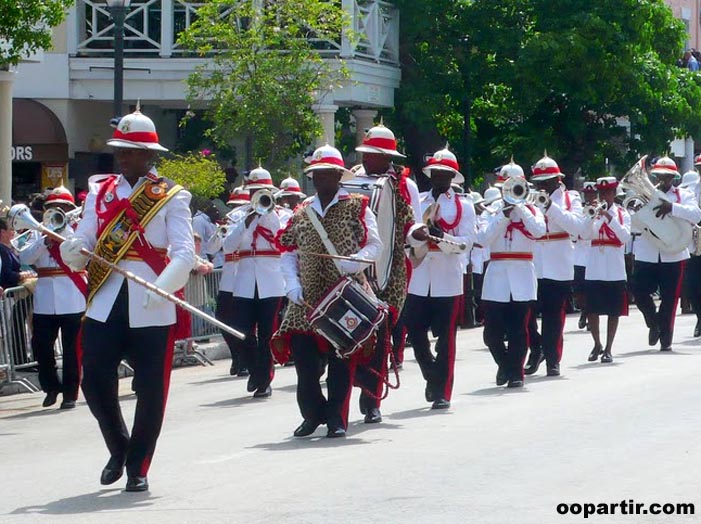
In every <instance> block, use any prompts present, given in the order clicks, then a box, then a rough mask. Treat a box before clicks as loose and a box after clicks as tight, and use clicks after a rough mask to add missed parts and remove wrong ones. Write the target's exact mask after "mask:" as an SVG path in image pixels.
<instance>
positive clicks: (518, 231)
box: [477, 206, 545, 303]
mask: <svg viewBox="0 0 701 524" xmlns="http://www.w3.org/2000/svg"><path fill="white" fill-rule="evenodd" d="M544 234H545V218H544V217H543V213H542V212H541V211H540V209H538V208H537V207H535V206H528V207H520V206H519V207H516V208H514V210H513V211H512V212H511V216H510V217H509V218H507V217H506V216H504V213H503V212H501V211H498V212H496V213H494V214H492V215H487V217H486V220H485V221H484V222H483V223H482V224H481V226H480V230H479V233H478V235H477V240H478V242H479V243H480V244H482V245H483V246H489V251H490V257H491V258H490V261H489V266H487V271H486V273H485V275H484V282H483V284H482V300H488V301H492V302H502V303H506V302H511V301H512V300H513V301H514V302H529V301H531V300H536V298H537V297H538V281H537V279H536V272H535V265H534V263H533V254H534V251H535V249H536V240H535V239H536V238H538V237H541V236H543V235H544Z"/></svg>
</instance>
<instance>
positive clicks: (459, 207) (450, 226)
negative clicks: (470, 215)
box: [436, 192, 462, 231]
mask: <svg viewBox="0 0 701 524" xmlns="http://www.w3.org/2000/svg"><path fill="white" fill-rule="evenodd" d="M443 194H444V195H445V196H446V198H451V197H449V196H448V193H447V192H446V193H443ZM438 197H439V198H440V195H438ZM453 198H455V209H456V213H455V220H454V221H453V222H450V223H449V222H446V221H445V220H444V219H443V217H440V218H439V219H438V220H436V225H437V226H438V227H440V228H441V229H442V230H443V231H451V230H453V229H455V228H456V227H458V224H459V223H460V219H461V218H462V203H461V202H460V198H459V197H458V195H456V194H455V193H453ZM436 203H438V199H436ZM439 212H440V211H439Z"/></svg>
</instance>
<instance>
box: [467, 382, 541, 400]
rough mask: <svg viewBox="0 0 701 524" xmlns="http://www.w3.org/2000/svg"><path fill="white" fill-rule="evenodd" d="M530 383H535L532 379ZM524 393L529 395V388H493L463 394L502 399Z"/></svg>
mask: <svg viewBox="0 0 701 524" xmlns="http://www.w3.org/2000/svg"><path fill="white" fill-rule="evenodd" d="M528 381H529V382H531V381H533V379H532V378H529V379H528ZM522 393H528V388H527V387H522V388H507V387H504V386H494V387H493V388H484V389H476V390H475V391H471V392H469V393H463V395H467V396H480V397H482V396H487V397H489V396H494V397H500V396H502V395H519V394H522Z"/></svg>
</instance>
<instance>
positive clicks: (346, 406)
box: [341, 358, 356, 429]
mask: <svg viewBox="0 0 701 524" xmlns="http://www.w3.org/2000/svg"><path fill="white" fill-rule="evenodd" d="M346 365H347V366H348V375H349V376H348V388H347V389H346V396H345V398H344V399H343V406H342V407H341V419H342V420H343V429H348V413H349V411H350V399H351V395H352V393H353V381H354V379H355V365H356V359H354V358H350V359H348V360H346Z"/></svg>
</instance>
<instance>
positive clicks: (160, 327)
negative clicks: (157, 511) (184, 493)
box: [61, 108, 195, 491]
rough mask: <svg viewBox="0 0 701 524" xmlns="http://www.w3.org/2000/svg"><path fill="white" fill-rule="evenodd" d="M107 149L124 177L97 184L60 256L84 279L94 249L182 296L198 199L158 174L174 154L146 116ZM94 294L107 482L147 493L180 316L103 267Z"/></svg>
mask: <svg viewBox="0 0 701 524" xmlns="http://www.w3.org/2000/svg"><path fill="white" fill-rule="evenodd" d="M107 143H108V145H110V146H112V147H114V148H115V156H116V158H117V161H118V163H119V166H120V168H121V170H122V174H121V175H95V176H93V177H91V178H90V180H89V186H90V191H89V194H88V198H87V201H86V203H85V210H84V214H83V219H82V220H81V221H80V223H79V224H78V228H77V230H76V233H75V235H74V236H73V237H71V238H69V239H67V240H66V241H65V242H63V243H62V244H61V256H62V258H63V260H64V262H65V263H66V265H68V266H69V267H70V268H71V269H73V270H75V271H79V270H82V269H83V268H84V267H85V264H86V261H87V258H86V257H85V256H84V255H83V254H82V253H81V252H80V250H81V249H82V248H86V249H90V250H93V251H94V252H95V253H96V254H98V255H100V256H102V257H103V258H106V259H107V260H110V261H112V262H114V263H116V264H118V265H119V266H120V267H122V268H124V269H125V270H128V271H130V272H131V273H133V274H135V275H138V276H140V277H142V278H143V279H145V280H148V281H151V282H153V284H154V285H156V286H157V287H159V288H161V289H162V290H164V291H166V292H169V293H173V292H175V291H177V290H179V289H180V288H182V287H183V286H184V285H185V283H186V282H187V280H188V277H189V275H190V270H191V269H192V268H193V266H194V263H195V247H194V241H193V234H192V225H191V221H192V217H191V214H190V207H189V205H190V198H191V197H190V193H188V192H187V191H185V190H184V189H183V188H182V187H181V186H179V185H177V184H175V183H174V182H172V181H170V180H168V179H165V178H163V177H160V176H158V174H157V173H156V171H155V170H154V169H153V167H152V166H153V162H154V159H155V156H156V152H158V151H167V149H166V148H165V147H163V146H161V145H160V144H159V143H158V134H157V133H156V128H155V126H154V124H153V121H152V120H151V119H150V118H148V117H146V116H145V115H143V114H142V113H141V112H140V111H139V109H138V108H137V110H136V111H135V112H134V113H132V114H130V115H127V116H125V117H123V118H122V119H121V120H120V121H119V124H118V126H117V127H116V129H115V131H114V135H113V137H112V139H110V140H109V141H108V142H107ZM166 253H167V256H166ZM168 257H169V258H168ZM88 289H89V295H88V301H87V303H88V305H87V311H86V318H85V320H84V323H83V331H82V336H83V338H82V347H83V373H84V376H83V393H84V395H85V399H86V400H87V402H88V406H89V407H90V411H91V412H92V414H93V415H94V416H95V418H96V419H97V421H98V423H99V425H100V430H101V431H102V436H103V438H104V439H105V443H106V444H107V448H108V449H109V452H110V459H109V461H108V462H107V465H106V466H105V468H104V469H103V470H102V476H101V478H100V482H101V483H102V484H105V485H106V484H113V483H114V482H116V481H117V480H118V479H119V478H120V477H121V476H122V474H123V470H124V466H125V464H126V469H127V476H128V479H127V485H126V491H145V490H147V489H148V479H147V473H148V470H149V466H150V465H151V459H152V457H153V453H154V450H155V448H156V441H157V439H158V435H159V433H160V430H161V426H162V424H163V415H164V412H165V403H166V398H167V396H168V385H169V382H170V370H171V366H172V360H173V358H172V353H173V346H174V344H173V342H174V341H173V340H172V335H171V328H172V326H173V324H174V323H175V306H174V305H173V304H172V303H170V302H166V301H165V300H164V299H162V298H161V297H159V296H158V295H156V294H155V293H153V292H151V291H148V290H147V289H145V288H144V287H142V286H140V285H137V284H136V283H135V282H133V281H131V280H125V278H124V277H123V276H122V275H121V274H117V273H113V272H112V270H110V269H109V268H107V267H106V266H103V265H99V264H98V263H96V262H91V263H90V264H88ZM123 358H128V359H129V362H130V364H131V366H132V367H133V368H134V384H135V388H136V393H137V399H136V413H135V416H134V426H133V428H132V432H131V436H130V435H129V431H128V430H127V427H126V425H125V423H124V419H123V418H122V412H121V409H120V407H119V385H118V377H117V368H118V366H119V363H120V361H121V360H122V359H123Z"/></svg>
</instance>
